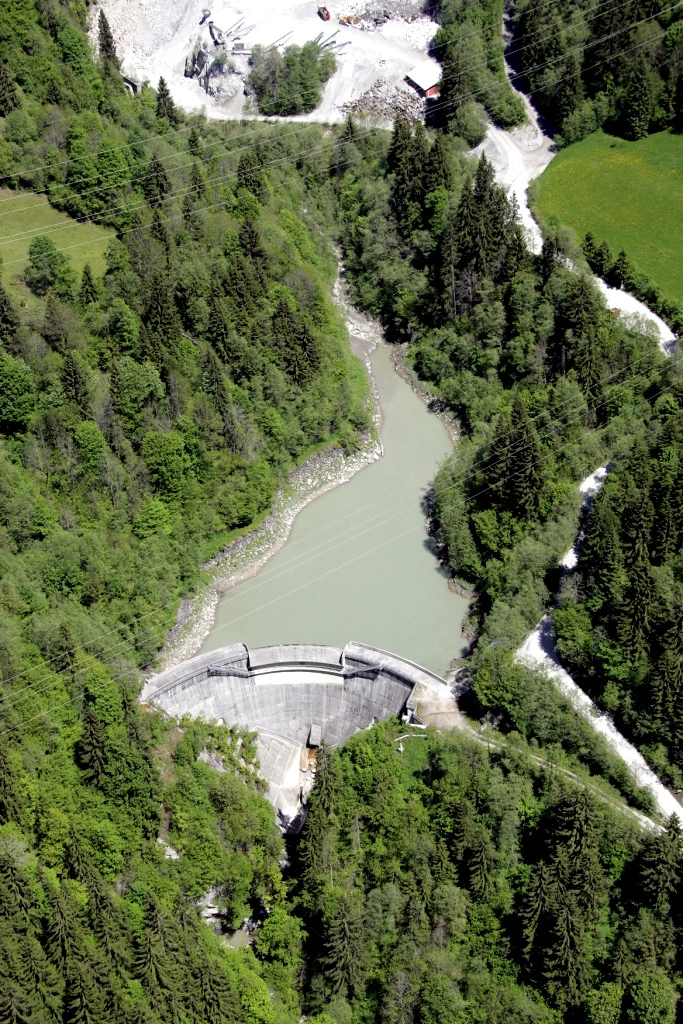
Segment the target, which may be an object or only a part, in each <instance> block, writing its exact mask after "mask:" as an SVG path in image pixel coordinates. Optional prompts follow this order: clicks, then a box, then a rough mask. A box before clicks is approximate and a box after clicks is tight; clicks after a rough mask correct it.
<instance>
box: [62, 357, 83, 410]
mask: <svg viewBox="0 0 683 1024" xmlns="http://www.w3.org/2000/svg"><path fill="white" fill-rule="evenodd" d="M60 380H61V382H62V388H63V390H64V395H65V397H66V399H67V401H69V402H73V403H74V404H75V405H77V406H78V408H79V409H81V410H82V411H85V410H86V409H87V408H88V406H89V404H90V391H89V388H88V378H87V376H86V373H85V370H84V369H83V367H82V366H81V363H80V361H79V359H78V357H77V356H76V354H75V353H74V352H72V351H69V352H67V353H66V355H65V356H64V362H63V363H62V369H61V373H60Z"/></svg>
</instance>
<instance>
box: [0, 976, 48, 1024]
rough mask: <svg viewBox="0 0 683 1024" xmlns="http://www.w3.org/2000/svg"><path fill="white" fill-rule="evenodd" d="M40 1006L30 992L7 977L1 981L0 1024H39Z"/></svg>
mask: <svg viewBox="0 0 683 1024" xmlns="http://www.w3.org/2000/svg"><path fill="white" fill-rule="evenodd" d="M39 1020H40V1017H39V1016H38V1006H37V1005H36V1001H35V999H33V998H32V997H31V996H30V995H29V994H28V992H26V991H25V990H24V989H23V988H21V986H19V985H17V983H16V982H15V981H13V980H11V979H9V978H7V977H6V976H5V977H3V978H2V979H1V980H0V1024H37V1022H38V1021H39Z"/></svg>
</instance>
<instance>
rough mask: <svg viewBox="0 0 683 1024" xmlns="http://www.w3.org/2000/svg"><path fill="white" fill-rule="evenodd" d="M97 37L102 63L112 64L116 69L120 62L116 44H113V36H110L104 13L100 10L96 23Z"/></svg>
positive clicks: (110, 32)
mask: <svg viewBox="0 0 683 1024" xmlns="http://www.w3.org/2000/svg"><path fill="white" fill-rule="evenodd" d="M97 35H98V41H99V44H100V57H101V58H102V60H104V61H108V62H109V63H110V64H113V65H114V67H116V68H118V67H119V66H120V62H119V59H118V56H117V54H116V44H115V43H114V36H113V35H112V31H111V28H110V26H109V22H108V21H107V16H106V14H105V13H104V11H102V10H100V14H99V18H98V21H97Z"/></svg>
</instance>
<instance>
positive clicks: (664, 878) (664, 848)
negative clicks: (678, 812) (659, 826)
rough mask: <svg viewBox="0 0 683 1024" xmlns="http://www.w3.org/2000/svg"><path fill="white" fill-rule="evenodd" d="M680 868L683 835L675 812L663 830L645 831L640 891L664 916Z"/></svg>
mask: <svg viewBox="0 0 683 1024" xmlns="http://www.w3.org/2000/svg"><path fill="white" fill-rule="evenodd" d="M682 871H683V837H682V834H681V825H680V822H679V820H678V818H677V817H676V816H675V815H672V817H671V818H670V819H669V821H668V823H667V826H666V829H665V831H664V832H658V833H656V834H655V835H648V836H647V838H646V840H645V848H644V851H643V856H642V867H641V884H642V888H643V892H644V894H645V896H646V898H647V900H648V903H649V905H650V906H651V907H652V909H653V910H654V912H655V913H656V914H657V916H658V917H660V918H664V917H666V916H667V915H668V914H669V913H670V911H671V909H672V906H673V901H674V899H675V896H676V893H677V892H678V889H679V886H680V884H681V873H682Z"/></svg>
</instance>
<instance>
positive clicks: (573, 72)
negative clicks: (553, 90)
mask: <svg viewBox="0 0 683 1024" xmlns="http://www.w3.org/2000/svg"><path fill="white" fill-rule="evenodd" d="M558 99H559V107H560V117H561V119H562V121H564V120H565V118H567V117H569V115H570V114H573V113H574V111H575V110H576V108H577V107H578V106H580V104H581V101H582V100H583V82H582V81H581V66H580V64H579V61H578V58H577V56H576V54H575V53H573V52H572V53H570V54H569V55H568V57H567V60H566V62H565V65H564V70H563V74H562V78H561V80H560V87H559V97H558Z"/></svg>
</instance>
